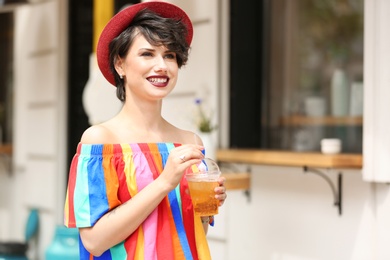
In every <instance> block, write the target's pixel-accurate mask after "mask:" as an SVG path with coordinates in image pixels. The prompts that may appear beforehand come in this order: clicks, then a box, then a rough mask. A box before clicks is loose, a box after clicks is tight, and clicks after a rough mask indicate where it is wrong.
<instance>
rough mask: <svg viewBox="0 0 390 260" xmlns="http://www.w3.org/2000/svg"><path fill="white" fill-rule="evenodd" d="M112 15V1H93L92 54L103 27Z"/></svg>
mask: <svg viewBox="0 0 390 260" xmlns="http://www.w3.org/2000/svg"><path fill="white" fill-rule="evenodd" d="M113 15H114V0H94V2H93V46H92V48H93V52H94V53H96V45H97V42H98V39H99V36H100V34H101V32H102V31H103V28H104V26H105V25H106V24H107V22H108V21H109V20H110V19H111V17H112V16H113Z"/></svg>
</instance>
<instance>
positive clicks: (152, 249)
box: [131, 144, 158, 260]
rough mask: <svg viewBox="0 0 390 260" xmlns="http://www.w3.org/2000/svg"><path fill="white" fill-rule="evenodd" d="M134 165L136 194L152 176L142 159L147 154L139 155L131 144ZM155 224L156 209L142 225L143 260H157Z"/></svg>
mask: <svg viewBox="0 0 390 260" xmlns="http://www.w3.org/2000/svg"><path fill="white" fill-rule="evenodd" d="M131 149H132V150H133V160H134V165H137V167H138V168H139V169H137V170H136V171H135V172H136V178H137V187H138V192H140V191H141V190H142V189H143V188H145V187H146V186H147V185H148V184H149V183H151V182H153V174H152V172H151V169H150V168H149V163H148V161H147V159H146V158H145V157H144V154H145V155H146V156H148V152H145V151H143V152H144V153H140V152H139V151H140V148H139V146H138V145H137V144H134V145H133V144H132V145H131ZM157 222H158V213H157V209H155V210H153V212H152V213H151V214H150V215H149V217H147V218H146V219H145V221H144V223H143V224H142V227H143V231H144V250H145V251H144V259H151V260H157V252H156V240H155V238H156V237H157Z"/></svg>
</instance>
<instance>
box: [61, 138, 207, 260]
mask: <svg viewBox="0 0 390 260" xmlns="http://www.w3.org/2000/svg"><path fill="white" fill-rule="evenodd" d="M179 145H180V144H175V143H137V144H81V143H80V144H79V145H78V147H77V152H76V154H75V156H74V158H73V160H72V163H71V167H70V172H69V181H68V189H67V194H66V201H65V210H64V212H65V213H64V223H65V225H66V226H67V227H79V228H80V227H90V226H93V225H94V224H95V223H96V222H97V221H98V219H99V218H100V217H102V216H103V215H104V214H106V213H107V212H108V211H110V210H112V209H113V208H115V207H117V206H118V205H121V204H122V203H124V202H126V201H128V200H130V199H131V198H132V197H134V196H136V195H137V193H138V192H139V191H140V190H142V189H143V188H144V187H145V186H147V185H148V184H149V183H151V182H152V181H153V180H154V179H156V178H157V177H158V176H159V174H160V173H161V172H162V170H163V169H164V166H165V163H166V161H167V158H168V156H169V153H170V151H171V150H172V148H174V147H175V146H179ZM187 189H188V184H187V182H186V180H185V178H183V179H182V180H181V182H180V184H179V185H178V187H176V189H175V190H172V191H171V192H170V193H169V194H168V196H166V197H165V199H164V200H163V201H162V202H161V203H160V204H159V206H158V207H157V208H156V209H155V210H154V211H153V212H152V213H151V214H150V215H149V217H148V218H147V219H146V220H145V221H144V222H143V223H142V225H140V227H139V228H138V229H137V230H136V231H135V232H133V233H132V234H131V235H130V236H129V237H128V238H127V239H126V240H125V241H123V242H122V243H120V244H118V245H116V246H114V247H112V248H110V249H109V250H107V251H106V252H105V253H104V254H102V255H101V256H100V257H94V256H92V255H90V253H89V252H88V251H87V250H86V249H85V248H84V246H83V244H82V242H81V240H80V241H79V242H80V259H82V260H83V259H88V260H90V259H112V260H117V259H120V260H122V259H146V260H159V259H161V260H171V259H172V260H173V259H185V260H188V259H201V260H207V259H211V257H210V252H209V248H208V244H207V240H206V235H205V232H204V230H203V226H202V223H201V220H200V218H198V217H196V218H195V217H194V213H193V207H192V203H191V198H190V196H189V193H188V192H186V191H187Z"/></svg>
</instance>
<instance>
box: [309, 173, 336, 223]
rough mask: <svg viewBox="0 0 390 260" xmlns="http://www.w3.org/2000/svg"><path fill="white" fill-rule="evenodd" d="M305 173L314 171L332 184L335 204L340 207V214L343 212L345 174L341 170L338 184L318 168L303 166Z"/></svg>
mask: <svg viewBox="0 0 390 260" xmlns="http://www.w3.org/2000/svg"><path fill="white" fill-rule="evenodd" d="M303 171H304V173H313V174H317V175H318V176H320V177H322V178H323V179H324V180H325V181H326V182H327V183H328V184H329V186H330V188H331V189H332V192H333V197H334V205H335V206H336V207H337V208H338V211H339V215H340V216H341V213H342V184H343V175H342V173H341V172H339V173H338V176H337V186H336V185H335V184H334V183H333V182H332V180H331V179H330V178H329V177H328V176H327V175H326V174H325V173H323V172H321V171H320V170H318V169H314V168H309V167H307V166H303Z"/></svg>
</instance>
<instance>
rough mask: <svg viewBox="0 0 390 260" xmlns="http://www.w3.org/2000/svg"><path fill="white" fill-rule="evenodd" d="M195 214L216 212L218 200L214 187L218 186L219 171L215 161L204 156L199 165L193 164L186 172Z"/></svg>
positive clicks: (209, 214)
mask: <svg viewBox="0 0 390 260" xmlns="http://www.w3.org/2000/svg"><path fill="white" fill-rule="evenodd" d="M185 176H186V179H187V182H188V186H189V190H190V196H191V200H192V205H193V207H194V212H195V215H198V216H212V215H216V214H218V206H219V200H218V199H216V198H215V191H214V189H215V187H218V186H219V183H218V178H219V177H220V176H221V171H220V170H219V167H218V165H217V163H216V162H215V161H213V160H212V159H209V158H205V159H203V160H202V162H201V163H200V164H199V165H193V166H192V167H191V168H189V169H188V170H187V172H186V175H185Z"/></svg>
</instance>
